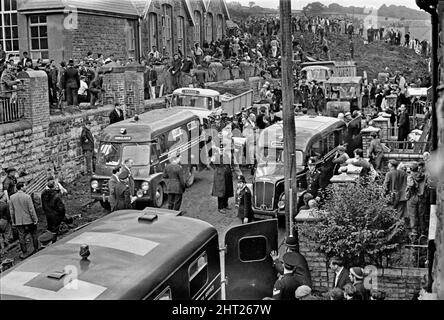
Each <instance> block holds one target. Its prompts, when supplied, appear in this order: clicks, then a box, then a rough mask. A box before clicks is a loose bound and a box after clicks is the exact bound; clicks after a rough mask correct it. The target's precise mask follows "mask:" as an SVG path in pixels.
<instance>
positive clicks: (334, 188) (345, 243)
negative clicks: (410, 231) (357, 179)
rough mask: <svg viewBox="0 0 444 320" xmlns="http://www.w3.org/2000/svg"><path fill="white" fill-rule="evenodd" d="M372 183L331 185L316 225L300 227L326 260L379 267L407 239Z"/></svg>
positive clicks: (403, 230)
mask: <svg viewBox="0 0 444 320" xmlns="http://www.w3.org/2000/svg"><path fill="white" fill-rule="evenodd" d="M383 194H384V193H383V190H382V186H380V185H378V184H377V183H374V182H368V183H365V184H364V183H356V184H353V183H347V184H333V185H330V186H329V187H328V188H327V190H326V192H325V193H324V196H325V202H324V203H323V204H322V206H321V210H320V219H319V221H317V222H314V223H313V222H312V223H305V224H302V225H300V232H301V234H302V235H303V236H305V237H306V238H308V239H310V240H311V241H313V242H316V243H318V244H319V245H320V246H319V250H320V251H321V252H323V253H325V254H326V256H327V257H328V258H331V257H332V256H340V257H342V258H343V259H344V260H345V262H346V263H347V264H349V265H361V266H364V265H367V264H372V265H376V266H378V267H381V266H382V262H383V258H384V257H387V256H388V255H390V254H391V253H394V252H396V251H398V250H399V248H400V246H401V244H402V243H403V242H404V241H405V240H406V239H407V237H406V232H405V227H404V221H403V219H399V218H397V215H396V211H395V210H394V209H392V207H390V206H389V205H388V204H387V201H388V198H387V197H385V196H384V195H383Z"/></svg>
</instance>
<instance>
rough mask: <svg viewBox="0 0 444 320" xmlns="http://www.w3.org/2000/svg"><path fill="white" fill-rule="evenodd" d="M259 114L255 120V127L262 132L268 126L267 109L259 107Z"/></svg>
mask: <svg viewBox="0 0 444 320" xmlns="http://www.w3.org/2000/svg"><path fill="white" fill-rule="evenodd" d="M260 110H261V111H260V113H259V115H258V116H257V118H256V126H257V127H258V128H259V129H260V130H262V129H265V128H266V127H267V126H269V124H270V121H269V119H268V117H267V109H266V108H265V107H261V109H260Z"/></svg>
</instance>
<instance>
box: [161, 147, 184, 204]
mask: <svg viewBox="0 0 444 320" xmlns="http://www.w3.org/2000/svg"><path fill="white" fill-rule="evenodd" d="M163 178H164V181H165V184H166V188H165V193H166V194H168V209H170V210H177V211H178V210H180V205H181V204H182V195H183V193H184V192H185V188H186V182H185V178H184V173H183V170H182V166H181V165H180V153H179V152H177V154H175V155H173V156H172V158H171V159H170V163H169V164H167V165H166V166H165V169H164V171H163Z"/></svg>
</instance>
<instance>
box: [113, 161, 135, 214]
mask: <svg viewBox="0 0 444 320" xmlns="http://www.w3.org/2000/svg"><path fill="white" fill-rule="evenodd" d="M128 178H129V174H128V171H124V170H122V172H121V173H120V174H119V181H118V182H117V184H116V195H115V196H116V206H115V210H124V209H131V208H132V205H131V203H132V201H131V196H130V190H129V186H128Z"/></svg>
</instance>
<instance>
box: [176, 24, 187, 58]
mask: <svg viewBox="0 0 444 320" xmlns="http://www.w3.org/2000/svg"><path fill="white" fill-rule="evenodd" d="M184 30H185V19H184V17H177V48H178V49H179V48H180V50H181V51H182V53H183V54H185V53H186V47H185V32H184Z"/></svg>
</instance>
